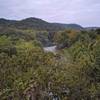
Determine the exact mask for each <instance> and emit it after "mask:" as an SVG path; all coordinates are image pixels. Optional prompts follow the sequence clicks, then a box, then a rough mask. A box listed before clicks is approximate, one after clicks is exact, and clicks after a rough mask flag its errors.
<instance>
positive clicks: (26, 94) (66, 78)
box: [0, 30, 100, 100]
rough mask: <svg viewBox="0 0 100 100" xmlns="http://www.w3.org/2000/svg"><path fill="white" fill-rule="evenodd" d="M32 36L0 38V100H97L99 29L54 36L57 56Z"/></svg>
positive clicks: (61, 33)
mask: <svg viewBox="0 0 100 100" xmlns="http://www.w3.org/2000/svg"><path fill="white" fill-rule="evenodd" d="M23 31H24V30H23ZM27 31H28V30H27ZM17 32H18V30H17ZM21 32H22V31H21ZM25 32H26V31H25ZM25 32H24V33H25ZM5 33H6V32H5ZM0 34H2V33H0ZM30 34H31V35H30ZM34 34H35V32H33V31H32V32H29V31H28V33H27V32H26V33H25V35H29V36H33V38H28V37H24V35H22V38H21V37H20V36H19V37H17V39H14V38H16V37H15V36H14V37H13V36H12V35H3V34H2V35H1V36H0V100H53V99H54V98H55V99H58V100H59V99H60V100H99V99H100V30H91V31H75V30H65V31H61V32H58V33H56V34H55V35H54V38H53V39H52V41H53V42H54V43H55V44H57V48H58V49H59V50H58V51H57V52H56V54H53V53H50V52H48V53H47V52H44V51H43V47H42V45H41V43H40V42H39V41H38V40H37V39H36V37H35V35H34ZM44 34H45V37H46V36H47V35H48V34H47V33H44ZM47 37H48V36H47ZM27 38H28V39H27Z"/></svg>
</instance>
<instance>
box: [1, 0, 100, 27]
mask: <svg viewBox="0 0 100 100" xmlns="http://www.w3.org/2000/svg"><path fill="white" fill-rule="evenodd" d="M27 17H37V18H42V19H44V20H46V21H49V22H61V23H77V24H80V25H83V26H100V0H0V18H8V19H23V18H27Z"/></svg>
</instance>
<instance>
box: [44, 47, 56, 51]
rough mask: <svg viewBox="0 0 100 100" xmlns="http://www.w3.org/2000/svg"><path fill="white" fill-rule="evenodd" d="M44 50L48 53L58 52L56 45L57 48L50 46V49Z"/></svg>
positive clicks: (45, 48)
mask: <svg viewBox="0 0 100 100" xmlns="http://www.w3.org/2000/svg"><path fill="white" fill-rule="evenodd" d="M43 49H44V51H46V52H56V45H55V46H50V47H44V48H43Z"/></svg>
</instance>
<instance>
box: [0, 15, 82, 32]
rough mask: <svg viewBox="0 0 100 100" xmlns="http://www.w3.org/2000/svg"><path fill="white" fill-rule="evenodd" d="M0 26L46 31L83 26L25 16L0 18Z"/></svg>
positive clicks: (79, 28) (80, 27)
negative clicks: (10, 18)
mask: <svg viewBox="0 0 100 100" xmlns="http://www.w3.org/2000/svg"><path fill="white" fill-rule="evenodd" d="M0 27H12V28H18V29H34V30H47V31H59V30H64V29H78V30H81V29H83V27H82V26H80V25H78V24H61V23H49V22H46V21H44V20H42V19H39V18H34V17H30V18H26V19H23V20H20V21H17V20H7V19H4V18H0Z"/></svg>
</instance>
